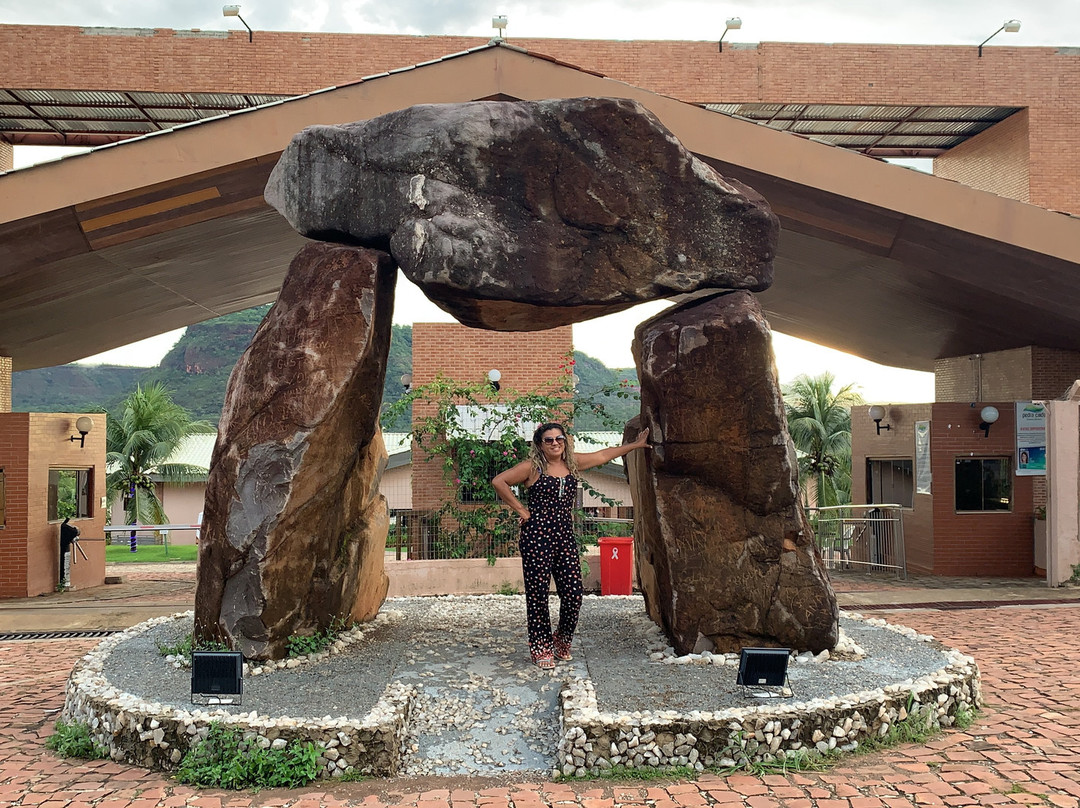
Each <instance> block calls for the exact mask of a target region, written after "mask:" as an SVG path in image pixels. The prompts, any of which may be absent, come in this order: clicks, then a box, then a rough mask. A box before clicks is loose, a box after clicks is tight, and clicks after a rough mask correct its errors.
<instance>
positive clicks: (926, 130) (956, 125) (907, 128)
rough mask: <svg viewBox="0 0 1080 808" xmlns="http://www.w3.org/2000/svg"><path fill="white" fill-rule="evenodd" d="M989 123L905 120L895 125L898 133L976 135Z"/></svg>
mask: <svg viewBox="0 0 1080 808" xmlns="http://www.w3.org/2000/svg"><path fill="white" fill-rule="evenodd" d="M990 125H991V124H989V123H985V122H983V121H907V122H906V123H902V124H900V125H899V126H897V127H896V134H898V135H916V134H917V135H968V136H970V135H977V134H978V133H979V132H981V131H983V130H984V129H986V128H987V127H988V126H990Z"/></svg>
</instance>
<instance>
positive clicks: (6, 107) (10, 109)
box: [0, 104, 34, 118]
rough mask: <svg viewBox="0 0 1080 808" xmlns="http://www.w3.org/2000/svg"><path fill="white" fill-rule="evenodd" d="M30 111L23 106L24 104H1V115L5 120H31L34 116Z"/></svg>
mask: <svg viewBox="0 0 1080 808" xmlns="http://www.w3.org/2000/svg"><path fill="white" fill-rule="evenodd" d="M33 114H34V113H32V112H31V111H30V107H26V106H23V105H22V104H0V115H2V116H4V117H5V118H7V117H11V118H29V117H30V116H31V115H33Z"/></svg>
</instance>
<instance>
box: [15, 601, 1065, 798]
mask: <svg viewBox="0 0 1080 808" xmlns="http://www.w3.org/2000/svg"><path fill="white" fill-rule="evenodd" d="M889 619H893V620H896V621H897V622H902V623H904V624H905V625H909V626H912V627H913V628H916V629H918V630H919V631H923V632H927V633H930V634H933V635H934V636H936V637H938V638H939V639H941V640H942V641H944V642H945V643H947V644H949V645H952V646H954V647H957V648H960V649H961V650H963V651H965V652H967V653H970V654H973V655H974V656H975V657H976V659H977V660H978V661H979V664H980V666H981V668H982V671H983V683H984V695H985V698H986V701H987V706H986V708H985V710H984V712H983V713H982V715H981V716H980V717H979V719H978V720H977V721H976V722H975V723H974V724H973V725H972V726H971V727H969V728H968V729H967V730H964V731H961V730H952V731H949V732H946V733H944V734H943V735H940V736H937V737H936V738H934V739H933V740H931V741H930V742H929V743H928V744H926V745H925V746H904V747H897V748H894V749H891V750H888V751H886V752H878V753H873V754H868V755H863V756H859V757H855V758H850V759H848V760H847V761H845V762H844V763H842V764H841V765H839V766H836V767H835V768H833V769H830V770H828V771H825V772H801V773H791V774H787V775H766V776H752V775H735V776H729V777H720V776H716V775H711V774H706V775H703V776H702V777H700V778H698V779H697V780H696V781H694V782H681V781H660V780H657V781H651V782H647V783H640V784H639V783H615V782H610V781H600V780H592V781H574V782H560V783H551V782H542V781H533V782H527V781H525V782H522V781H520V780H506V781H502V782H492V781H490V780H477V779H468V778H454V779H445V780H440V779H424V780H407V779H396V780H369V781H365V782H360V783H340V784H335V785H323V784H319V785H315V786H312V787H309V788H305V789H299V790H295V791H264V792H259V793H247V792H244V793H228V792H220V791H209V790H208V791H198V790H195V789H192V788H189V787H187V786H181V785H178V784H176V783H174V782H173V781H171V780H169V779H167V778H166V777H164V776H162V775H161V774H159V773H155V772H149V771H146V770H144V769H138V768H133V767H129V766H123V765H118V764H115V763H108V762H100V761H99V762H90V763H87V762H79V761H69V760H64V759H61V758H58V757H57V756H56V755H54V754H53V753H51V752H48V751H46V750H45V749H44V740H45V738H47V737H48V735H49V734H50V733H51V731H52V725H53V721H54V720H55V717H56V713H57V712H58V711H59V709H60V707H61V706H62V703H63V688H64V682H65V679H66V677H67V674H68V672H69V670H70V669H71V666H72V664H73V663H74V662H75V660H76V659H77V658H78V657H79V655H81V654H82V653H85V652H86V651H87V650H89V649H90V648H91V647H92V645H93V644H92V642H88V641H85V640H48V641H34V642H6V643H0V683H2V685H3V686H2V688H0V806H9V805H20V806H23V805H25V806H31V805H32V806H40V807H41V808H61V806H71V808H83V806H98V807H99V808H155V807H156V806H161V807H162V808H172V807H173V806H184V805H193V806H200V808H228V807H229V806H237V807H238V808H239V807H240V806H290V807H292V806H295V807H296V808H317V806H320V805H326V806H343V805H357V806H364V808H399V807H400V808H473V807H474V806H475V808H545V807H546V806H555V808H577V807H578V806H580V808H615V806H625V807H626V808H700V806H711V805H721V806H727V805H731V806H736V805H738V806H749V808H772V807H773V806H786V807H790V808H907V807H908V806H913V805H914V806H983V805H987V806H997V805H1003V806H1009V805H1042V804H1045V805H1049V806H1056V807H1057V808H1078V806H1080V799H1078V798H1080V754H1078V750H1080V740H1078V737H1080V734H1078V729H1080V727H1078V725H1080V648H1078V644H1077V640H1076V638H1077V637H1078V636H1080V606H1076V605H1071V604H1069V605H1065V604H1062V605H1055V606H1048V607H1041V608H1032V607H1030V606H1006V607H1000V608H994V609H985V608H984V609H978V610H975V609H972V610H952V611H948V612H941V611H932V610H927V611H904V612H898V613H896V614H893V615H891V616H890V617H889Z"/></svg>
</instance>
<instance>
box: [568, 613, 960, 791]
mask: <svg viewBox="0 0 1080 808" xmlns="http://www.w3.org/2000/svg"><path fill="white" fill-rule="evenodd" d="M844 616H845V617H847V618H850V619H855V620H864V621H865V622H866V624H867V625H871V626H879V627H882V628H886V629H889V630H891V631H896V632H898V633H900V634H903V635H904V636H906V637H910V638H913V639H916V640H919V641H922V642H928V643H934V644H935V645H938V646H939V647H940V648H941V650H942V651H943V652H944V653H945V655H946V659H947V661H948V664H947V665H946V666H945V667H943V668H941V669H939V670H937V671H935V672H934V673H931V674H927V675H924V676H921V677H919V678H918V679H915V680H910V679H909V680H906V681H904V682H901V683H898V684H892V685H887V686H886V687H884V688H879V689H877V690H869V691H864V692H861V693H852V694H849V695H847V696H844V697H836V698H830V699H813V700H810V701H799V702H781V703H763V704H760V705H753V706H749V707H733V708H729V709H725V710H720V711H717V712H704V711H697V710H695V711H693V712H689V713H679V712H677V711H674V710H665V711H659V712H649V711H645V712H637V713H628V712H600V710H599V707H598V705H597V701H596V689H595V688H594V686H593V684H592V682H591V681H588V680H585V679H576V680H574V681H572V682H570V683H569V684H568V685H566V686H565V687H564V688H563V690H562V692H561V693H560V698H561V700H562V715H561V716H560V723H559V726H560V730H561V735H562V737H561V740H560V743H559V760H558V768H559V770H560V771H561V772H562V774H564V775H566V776H577V777H583V776H586V775H588V774H599V773H600V771H601V770H602V769H610V768H611V767H612V766H620V765H621V766H625V767H626V768H631V769H632V768H642V767H654V768H670V767H675V766H690V767H692V768H694V769H696V770H697V771H703V770H704V769H705V768H706V767H708V766H714V765H715V766H720V767H725V768H735V767H740V768H741V767H746V766H748V765H749V764H751V763H762V762H771V761H780V760H784V759H785V758H786V757H788V756H789V755H791V754H797V755H805V754H810V755H815V756H820V755H825V754H829V753H831V752H833V751H834V750H837V749H838V750H840V751H841V752H851V751H854V750H855V749H857V748H858V747H859V745H860V743H864V742H865V741H866V740H868V739H871V738H880V737H883V736H884V735H886V734H887V733H888V731H889V728H890V727H891V726H892V725H894V724H895V723H897V722H899V721H904V720H907V719H912V720H923V721H926V722H927V724H926V725H927V726H928V727H948V726H952V724H953V723H955V720H956V719H955V716H956V714H957V713H958V712H964V711H966V712H971V713H973V712H974V711H975V710H977V709H978V708H979V706H980V705H981V704H982V691H981V683H980V679H979V668H978V665H977V664H976V663H975V660H974V659H973V658H972V657H969V656H966V655H964V654H961V653H960V652H959V651H956V650H954V649H951V648H946V647H945V646H942V645H941V644H940V643H937V641H936V640H934V638H933V637H931V636H929V635H925V634H919V633H918V632H916V631H914V630H913V629H910V628H907V627H905V626H894V625H892V624H890V623H887V622H886V621H884V620H881V619H879V618H871V619H866V618H863V616H862V615H860V614H857V613H844ZM852 645H854V644H852ZM854 647H855V648H858V646H854ZM688 656H695V657H697V659H689V660H687V661H685V662H681V663H677V662H676V660H675V659H669V657H670V655H669V654H665V653H664V652H661V651H656V650H654V651H653V652H652V654H651V658H653V659H654V660H656V661H663V662H676V664H716V665H724V664H729V663H730V660H729V659H728V658H727V657H731V656H734V655H724V654H716V655H704V656H703V655H688ZM800 656H801V655H800ZM821 656H822V655H818V657H813V656H811V657H810V659H814V660H818V659H819V658H820V657H821ZM677 659H685V657H683V658H677ZM737 660H738V657H737V656H735V664H737ZM804 750H805V751H804Z"/></svg>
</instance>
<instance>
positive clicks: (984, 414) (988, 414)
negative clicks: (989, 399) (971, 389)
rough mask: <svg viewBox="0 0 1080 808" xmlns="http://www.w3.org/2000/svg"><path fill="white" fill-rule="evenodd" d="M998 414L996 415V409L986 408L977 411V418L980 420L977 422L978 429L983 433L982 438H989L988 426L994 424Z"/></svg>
mask: <svg viewBox="0 0 1080 808" xmlns="http://www.w3.org/2000/svg"><path fill="white" fill-rule="evenodd" d="M999 414H1000V413H998V410H997V407H990V406H986V407H983V408H982V410H980V411H979V418H981V419H982V420H981V421H980V422H979V429H981V430H982V431H983V437H984V438H989V437H990V424H992V423H995V422H996V421H997V419H998V416H999Z"/></svg>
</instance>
